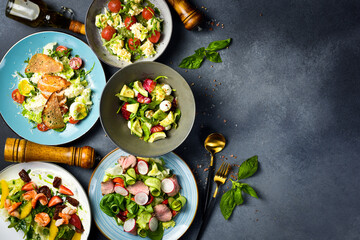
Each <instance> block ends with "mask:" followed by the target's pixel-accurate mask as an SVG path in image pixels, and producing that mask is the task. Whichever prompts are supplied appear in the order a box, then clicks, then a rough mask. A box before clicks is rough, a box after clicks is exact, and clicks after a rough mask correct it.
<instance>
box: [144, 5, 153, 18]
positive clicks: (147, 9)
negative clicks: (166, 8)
mask: <svg viewBox="0 0 360 240" xmlns="http://www.w3.org/2000/svg"><path fill="white" fill-rule="evenodd" d="M154 14H155V11H154V9H152V8H151V7H145V8H144V10H143V12H142V16H143V18H145V19H146V20H150V19H151V18H152V17H153V16H154Z"/></svg>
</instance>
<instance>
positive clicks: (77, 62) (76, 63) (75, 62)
mask: <svg viewBox="0 0 360 240" xmlns="http://www.w3.org/2000/svg"><path fill="white" fill-rule="evenodd" d="M69 65H70V67H71V68H72V69H75V70H76V69H79V68H80V67H81V65H82V60H81V58H79V57H73V58H71V59H70V62H69Z"/></svg>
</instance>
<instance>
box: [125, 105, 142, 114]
mask: <svg viewBox="0 0 360 240" xmlns="http://www.w3.org/2000/svg"><path fill="white" fill-rule="evenodd" d="M138 109H139V103H133V104H128V105H126V110H127V111H129V112H131V113H135V114H136V113H137V111H138Z"/></svg>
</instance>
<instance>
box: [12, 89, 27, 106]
mask: <svg viewBox="0 0 360 240" xmlns="http://www.w3.org/2000/svg"><path fill="white" fill-rule="evenodd" d="M11 97H12V99H13V100H14V101H15V102H17V103H20V104H21V103H23V102H24V101H25V96H23V95H21V93H20V92H19V89H15V90H14V91H13V92H12V93H11Z"/></svg>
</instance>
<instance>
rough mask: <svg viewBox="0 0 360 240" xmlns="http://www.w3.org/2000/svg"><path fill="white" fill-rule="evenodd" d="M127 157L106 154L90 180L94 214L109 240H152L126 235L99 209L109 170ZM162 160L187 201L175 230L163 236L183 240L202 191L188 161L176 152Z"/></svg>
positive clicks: (115, 153)
mask: <svg viewBox="0 0 360 240" xmlns="http://www.w3.org/2000/svg"><path fill="white" fill-rule="evenodd" d="M127 155H129V154H128V153H126V152H124V151H122V150H120V149H118V148H117V149H115V150H113V151H112V152H110V153H109V154H108V155H106V156H105V157H104V158H103V159H102V160H101V162H100V163H99V165H98V166H97V167H96V169H95V171H94V172H93V174H92V176H91V178H90V183H89V189H88V191H89V199H90V205H91V212H92V214H93V217H94V220H95V224H96V226H97V227H98V228H99V230H100V231H101V232H102V233H103V234H104V235H105V236H106V237H107V238H109V239H133V240H140V239H149V238H142V237H139V236H134V235H132V234H130V233H126V232H124V229H123V227H122V226H118V225H117V224H116V222H115V220H114V219H113V218H111V217H109V216H108V215H106V214H105V213H104V212H102V211H101V210H100V207H99V204H100V200H101V198H102V195H101V181H102V179H103V177H104V172H105V170H106V169H107V168H110V167H113V166H115V163H116V162H117V160H118V159H119V158H120V156H127ZM161 158H163V159H164V160H165V166H166V167H167V168H170V169H171V170H172V172H173V173H174V174H176V176H177V178H178V181H179V184H180V186H182V188H181V190H180V193H181V195H183V196H185V197H186V198H187V202H186V205H185V207H184V208H183V209H182V210H181V212H180V213H179V214H178V215H177V216H176V217H175V219H174V220H175V222H176V225H175V227H173V228H169V229H166V230H165V233H164V237H163V239H164V240H170V239H179V238H180V237H181V236H182V235H183V234H184V233H185V232H186V230H187V229H188V228H189V227H190V225H191V223H192V222H193V220H194V217H195V214H196V210H197V207H198V200H199V196H198V189H197V185H196V181H195V178H194V175H193V173H192V172H191V170H190V168H189V167H188V165H187V164H186V163H185V161H184V160H182V159H181V158H180V157H179V156H178V155H176V154H175V153H172V152H170V153H168V154H165V155H163V156H161Z"/></svg>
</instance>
